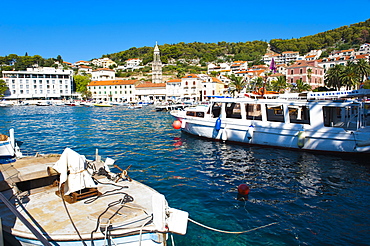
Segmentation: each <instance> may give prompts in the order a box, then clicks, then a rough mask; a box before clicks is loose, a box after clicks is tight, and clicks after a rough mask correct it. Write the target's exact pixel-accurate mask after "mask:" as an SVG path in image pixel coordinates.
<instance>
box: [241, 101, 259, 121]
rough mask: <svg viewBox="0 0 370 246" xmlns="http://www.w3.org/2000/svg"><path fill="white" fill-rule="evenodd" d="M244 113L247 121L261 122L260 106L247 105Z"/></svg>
mask: <svg viewBox="0 0 370 246" xmlns="http://www.w3.org/2000/svg"><path fill="white" fill-rule="evenodd" d="M245 112H246V116H247V117H246V118H247V119H248V120H262V111H261V104H247V105H245Z"/></svg>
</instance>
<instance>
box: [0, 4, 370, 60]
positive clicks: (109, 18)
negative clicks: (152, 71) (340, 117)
mask: <svg viewBox="0 0 370 246" xmlns="http://www.w3.org/2000/svg"><path fill="white" fill-rule="evenodd" d="M1 9H2V14H1V15H0V33H1V38H0V56H6V55H9V54H17V55H22V56H23V55H25V53H26V52H27V53H28V55H30V56H33V55H41V56H42V57H44V58H51V57H52V58H56V57H57V56H58V55H61V56H62V58H63V60H65V61H67V62H71V63H74V62H76V61H79V60H91V59H93V58H100V57H101V56H102V55H104V54H110V53H116V52H119V51H123V50H126V49H129V48H131V47H143V46H154V45H155V42H156V41H158V44H159V45H161V44H175V43H179V42H185V43H191V42H204V43H213V42H220V41H226V42H246V41H254V40H263V41H269V40H271V39H274V38H282V39H290V38H300V37H303V36H307V35H313V34H316V33H319V32H323V31H327V30H331V29H335V28H338V27H341V26H344V25H350V24H354V23H357V22H362V21H365V20H367V19H369V18H370V15H369V11H368V10H369V9H370V0H362V1H359V0H351V1H343V0H337V1H316V0H312V1H280V2H279V1H276V0H275V1H270V0H265V1H247V0H234V1H219V0H213V1H208V0H205V1H202V0H198V1H194V0H190V1H167V0H165V1H146V0H141V1H125V0H110V1H93V0H92V1H85V0H77V1H69V0H66V1H50V0H48V1H46V0H40V1H37V0H35V1H29V0H27V1H25V0H20V1H16V2H12V1H5V2H3V3H2V4H1Z"/></svg>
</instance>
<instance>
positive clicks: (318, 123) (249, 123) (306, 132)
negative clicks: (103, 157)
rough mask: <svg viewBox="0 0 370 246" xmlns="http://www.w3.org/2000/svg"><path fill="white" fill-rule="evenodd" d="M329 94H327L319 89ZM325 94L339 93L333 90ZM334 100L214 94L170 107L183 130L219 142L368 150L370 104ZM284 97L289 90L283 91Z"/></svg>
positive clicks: (334, 149) (357, 93)
mask: <svg viewBox="0 0 370 246" xmlns="http://www.w3.org/2000/svg"><path fill="white" fill-rule="evenodd" d="M321 94H325V93H320V95H321ZM327 94H330V95H331V94H333V95H334V94H335V93H334V92H330V93H327ZM360 94H361V95H362V96H368V95H370V90H365V89H363V90H362V91H361V92H353V93H349V94H347V95H346V97H337V98H331V100H321V99H317V98H318V97H319V94H317V95H315V96H316V98H315V99H308V100H307V99H305V100H303V99H302V100H291V99H282V98H271V99H265V98H261V97H256V98H251V97H245V98H215V99H213V100H212V101H211V104H210V105H209V106H208V107H203V108H201V107H189V108H186V109H185V110H174V111H171V115H172V116H174V117H175V118H176V120H179V121H181V124H178V122H177V124H176V125H177V126H181V127H176V128H180V129H181V130H182V131H184V132H187V133H190V134H193V135H196V136H200V137H205V138H210V139H216V140H220V141H230V142H239V143H245V144H254V145H265V146H272V147H282V148H291V149H302V150H315V151H330V152H348V153H353V152H356V153H370V114H369V112H370V103H369V102H367V101H364V99H363V98H358V99H353V98H349V97H348V96H349V95H351V96H353V95H357V96H358V95H360ZM285 97H286V98H288V97H287V95H285Z"/></svg>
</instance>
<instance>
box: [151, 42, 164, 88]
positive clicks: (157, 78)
mask: <svg viewBox="0 0 370 246" xmlns="http://www.w3.org/2000/svg"><path fill="white" fill-rule="evenodd" d="M152 83H162V62H161V57H160V52H159V48H158V44H157V43H156V44H155V47H154V54H153V63H152Z"/></svg>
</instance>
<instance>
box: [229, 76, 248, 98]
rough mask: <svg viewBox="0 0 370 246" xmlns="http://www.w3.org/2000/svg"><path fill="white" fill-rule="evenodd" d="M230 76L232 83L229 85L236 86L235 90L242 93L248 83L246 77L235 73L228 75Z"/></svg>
mask: <svg viewBox="0 0 370 246" xmlns="http://www.w3.org/2000/svg"><path fill="white" fill-rule="evenodd" d="M228 78H229V79H230V80H231V83H230V85H229V86H230V88H235V89H233V90H235V91H236V92H238V93H240V92H241V91H242V90H243V89H244V87H245V85H246V84H247V82H246V80H245V79H244V77H239V76H235V74H231V75H230V76H228Z"/></svg>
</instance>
